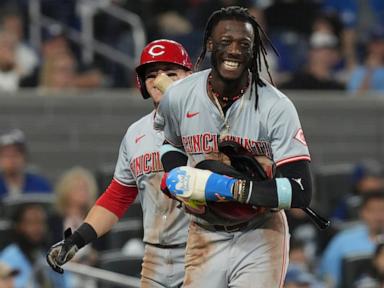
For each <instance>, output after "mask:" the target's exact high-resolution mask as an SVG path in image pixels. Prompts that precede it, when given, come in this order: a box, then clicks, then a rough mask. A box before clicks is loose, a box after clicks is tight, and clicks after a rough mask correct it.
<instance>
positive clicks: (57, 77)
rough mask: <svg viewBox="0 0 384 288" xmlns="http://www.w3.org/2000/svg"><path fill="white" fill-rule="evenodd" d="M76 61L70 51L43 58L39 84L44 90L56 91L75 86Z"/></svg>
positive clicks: (47, 91) (48, 91)
mask: <svg viewBox="0 0 384 288" xmlns="http://www.w3.org/2000/svg"><path fill="white" fill-rule="evenodd" d="M75 78H76V63H75V59H74V57H73V56H72V54H70V53H69V52H62V53H55V54H54V55H52V56H50V57H49V56H48V57H45V58H44V59H43V65H42V68H41V72H40V83H39V86H40V88H41V89H42V91H43V92H46V93H52V92H53V93H55V92H61V91H64V90H68V89H74V88H75Z"/></svg>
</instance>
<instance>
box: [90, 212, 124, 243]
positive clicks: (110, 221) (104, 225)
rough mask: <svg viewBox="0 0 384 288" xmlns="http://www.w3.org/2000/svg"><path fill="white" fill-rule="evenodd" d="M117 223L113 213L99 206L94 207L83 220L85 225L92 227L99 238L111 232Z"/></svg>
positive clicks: (117, 219)
mask: <svg viewBox="0 0 384 288" xmlns="http://www.w3.org/2000/svg"><path fill="white" fill-rule="evenodd" d="M118 221H119V218H118V217H117V216H116V215H115V214H114V213H112V212H111V211H109V210H107V209H106V208H104V207H102V206H99V205H94V206H93V207H92V209H91V210H90V211H89V212H88V215H87V217H86V218H85V220H84V222H85V223H88V224H89V225H91V226H92V228H93V229H94V230H95V232H96V234H97V237H101V236H103V235H104V234H105V233H107V232H108V231H109V230H111V229H112V226H113V225H115V224H116V223H117V222H118Z"/></svg>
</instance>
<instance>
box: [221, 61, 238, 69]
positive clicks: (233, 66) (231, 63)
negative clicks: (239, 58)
mask: <svg viewBox="0 0 384 288" xmlns="http://www.w3.org/2000/svg"><path fill="white" fill-rule="evenodd" d="M223 65H224V68H225V69H226V70H231V71H233V70H236V69H237V68H239V66H240V63H239V62H235V61H228V60H225V61H224V62H223Z"/></svg>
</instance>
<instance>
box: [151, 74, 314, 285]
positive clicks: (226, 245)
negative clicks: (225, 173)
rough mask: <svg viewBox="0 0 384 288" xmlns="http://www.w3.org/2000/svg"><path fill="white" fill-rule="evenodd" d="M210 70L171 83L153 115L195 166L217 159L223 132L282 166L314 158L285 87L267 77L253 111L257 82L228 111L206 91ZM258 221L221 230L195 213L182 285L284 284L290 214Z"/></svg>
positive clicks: (160, 126)
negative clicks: (236, 229) (243, 227)
mask: <svg viewBox="0 0 384 288" xmlns="http://www.w3.org/2000/svg"><path fill="white" fill-rule="evenodd" d="M209 72H210V70H204V71H201V72H198V73H195V74H193V75H191V76H189V77H187V78H185V79H183V80H181V81H180V82H178V83H175V84H174V85H173V86H172V87H170V88H169V89H168V90H167V92H166V93H165V95H164V97H163V100H162V101H161V103H160V106H159V109H158V113H157V115H156V119H155V127H156V129H160V130H163V131H164V136H165V138H166V140H167V141H168V142H170V143H171V144H173V145H174V146H178V147H182V148H183V149H184V150H185V151H186V153H187V154H188V156H189V163H190V164H191V165H194V164H196V163H198V162H200V161H202V160H204V159H215V157H217V159H218V160H220V158H218V157H220V155H218V143H219V141H220V140H221V139H224V140H233V141H237V142H239V143H240V144H241V145H243V146H244V147H245V148H246V149H247V150H249V151H250V152H252V153H253V154H254V155H257V156H259V155H265V156H268V157H270V158H271V159H273V160H274V161H275V162H276V164H277V165H282V164H284V163H288V162H290V161H297V160H310V156H309V151H308V147H307V144H306V142H305V138H304V133H303V130H302V128H301V124H300V121H299V117H298V115H297V112H296V109H295V107H294V105H293V104H292V102H291V101H290V100H289V99H288V98H287V97H286V96H285V95H284V94H282V93H281V92H279V91H278V90H277V89H276V88H274V87H273V86H272V85H270V84H268V83H267V82H266V81H265V83H266V85H265V86H264V87H257V89H258V94H259V102H258V108H257V110H256V111H255V98H256V97H255V92H254V91H255V89H256V87H255V86H254V87H252V88H253V89H252V90H253V93H252V94H253V95H252V96H251V87H249V88H248V90H247V91H246V93H245V94H244V95H243V96H242V97H241V99H239V100H237V101H236V102H235V103H233V104H232V105H231V107H230V108H229V109H228V110H227V112H226V115H223V114H222V113H220V110H219V109H218V107H217V106H216V105H215V103H214V102H213V101H212V100H211V99H210V98H209V96H208V94H207V77H208V75H209ZM215 154H217V156H215ZM196 214H199V213H196ZM201 214H202V213H201ZM258 221H260V222H259V223H256V222H258ZM207 222H208V223H207ZM256 222H255V225H251V226H249V228H248V229H247V230H243V231H239V232H235V233H230V232H224V231H222V232H218V231H211V230H210V229H208V228H207V227H209V223H211V224H212V223H213V222H210V221H209V217H206V218H204V219H201V217H196V216H193V221H192V222H191V224H190V230H189V235H188V244H187V250H186V259H185V263H186V272H185V273H186V274H185V278H184V287H203V286H206V285H207V283H209V286H210V287H255V288H262V287H282V285H283V282H284V278H285V273H286V269H287V265H288V251H289V232H288V225H287V221H286V218H285V213H284V211H283V210H280V211H278V212H274V213H268V214H266V215H265V218H263V217H260V218H256ZM196 223H199V224H196ZM213 224H217V223H213ZM200 225H202V227H206V229H204V228H202V227H200ZM210 227H212V226H210ZM213 230H214V229H213Z"/></svg>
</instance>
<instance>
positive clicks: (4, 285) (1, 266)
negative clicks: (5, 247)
mask: <svg viewBox="0 0 384 288" xmlns="http://www.w3.org/2000/svg"><path fill="white" fill-rule="evenodd" d="M19 273H20V271H19V270H17V269H12V268H11V267H9V266H8V265H7V264H5V263H3V262H0V288H14V287H15V276H17V275H19Z"/></svg>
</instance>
